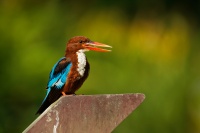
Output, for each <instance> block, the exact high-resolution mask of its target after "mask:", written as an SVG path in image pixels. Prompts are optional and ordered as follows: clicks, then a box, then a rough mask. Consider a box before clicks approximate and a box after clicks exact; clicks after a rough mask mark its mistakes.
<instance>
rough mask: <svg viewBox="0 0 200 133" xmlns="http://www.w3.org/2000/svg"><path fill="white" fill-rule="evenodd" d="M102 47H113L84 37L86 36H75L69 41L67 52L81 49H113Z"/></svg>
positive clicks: (100, 50)
mask: <svg viewBox="0 0 200 133" xmlns="http://www.w3.org/2000/svg"><path fill="white" fill-rule="evenodd" d="M100 47H108V48H112V47H111V46H109V45H106V44H102V43H99V42H93V41H91V40H90V39H89V38H87V37H84V36H75V37H73V38H71V39H70V40H69V41H68V43H67V49H66V52H67V53H75V52H77V51H79V50H83V51H89V50H92V51H98V52H110V51H111V50H107V49H103V48H100Z"/></svg>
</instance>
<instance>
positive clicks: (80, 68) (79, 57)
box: [76, 50, 87, 77]
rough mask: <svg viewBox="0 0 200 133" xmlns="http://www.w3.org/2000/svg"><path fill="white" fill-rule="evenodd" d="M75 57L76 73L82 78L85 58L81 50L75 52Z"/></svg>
mask: <svg viewBox="0 0 200 133" xmlns="http://www.w3.org/2000/svg"><path fill="white" fill-rule="evenodd" d="M76 55H77V61H78V62H77V72H78V73H79V74H80V76H81V77H83V75H84V73H85V67H86V62H87V60H86V56H85V54H84V51H83V50H79V51H77V52H76Z"/></svg>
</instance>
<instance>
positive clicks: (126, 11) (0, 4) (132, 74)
mask: <svg viewBox="0 0 200 133" xmlns="http://www.w3.org/2000/svg"><path fill="white" fill-rule="evenodd" d="M75 35H84V36H87V37H89V38H90V39H91V40H94V41H99V42H102V43H106V44H108V45H111V46H113V49H112V52H111V53H96V52H88V53H87V57H88V60H89V62H90V65H91V71H90V76H89V78H88V79H87V81H86V82H85V83H84V85H83V86H82V88H81V89H80V90H79V91H78V92H77V94H88V95H89V94H111V93H136V92H140V93H144V94H145V95H146V99H145V101H144V102H143V103H142V104H141V106H139V108H137V110H136V111H135V112H134V113H133V114H131V115H130V116H129V117H128V118H127V119H126V120H125V121H123V122H122V123H121V124H120V125H119V126H118V127H117V128H116V129H115V130H114V131H113V133H122V132H123V133H133V132H134V133H150V132H152V133H200V44H199V43H200V2H199V0H192V1H189V0H183V1H178V0H152V1H146V0H123V1H122V0H121V1H117V0H110V1H108V0H85V1H74V0H67V1H64V0H49V1H47V0H44V1H37V0H29V1H27V0H1V1H0V64H1V65H0V83H1V87H0V89H1V93H0V99H1V107H0V133H9V132H10V133H11V132H13V133H14V132H22V131H23V130H24V129H25V128H26V127H27V126H28V125H29V124H30V123H31V122H32V121H33V120H34V119H35V118H37V116H36V115H35V113H36V111H37V109H38V108H39V106H40V104H41V102H42V100H43V98H44V96H45V94H46V90H45V87H46V83H47V81H48V75H49V72H50V70H51V68H52V66H53V65H54V63H55V62H57V60H58V59H59V58H60V57H62V56H63V55H64V51H65V47H66V42H67V41H68V39H69V38H71V37H73V36H75Z"/></svg>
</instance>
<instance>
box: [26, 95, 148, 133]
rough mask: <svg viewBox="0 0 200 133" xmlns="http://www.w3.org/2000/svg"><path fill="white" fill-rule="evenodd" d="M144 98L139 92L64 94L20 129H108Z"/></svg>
mask: <svg viewBox="0 0 200 133" xmlns="http://www.w3.org/2000/svg"><path fill="white" fill-rule="evenodd" d="M144 99H145V95H144V94H141V93H135V94H104V95H76V96H64V97H61V98H60V99H58V100H57V101H56V102H55V103H53V104H52V105H51V106H50V107H49V108H48V109H47V110H46V111H45V112H44V113H43V114H41V115H40V116H39V117H38V118H37V119H36V120H35V121H34V122H33V123H32V124H31V125H30V126H28V127H27V128H26V129H25V130H24V131H23V133H110V132H112V131H113V130H114V129H115V128H116V127H117V126H118V125H119V124H120V123H121V122H122V121H123V120H124V119H125V118H126V117H127V116H128V115H129V114H130V113H131V112H133V111H134V110H135V109H136V108H137V107H138V106H139V105H140V104H141V103H142V102H143V100H144Z"/></svg>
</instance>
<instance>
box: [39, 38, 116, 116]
mask: <svg viewBox="0 0 200 133" xmlns="http://www.w3.org/2000/svg"><path fill="white" fill-rule="evenodd" d="M101 47H107V48H112V47H111V46H109V45H106V44H103V43H99V42H94V41H91V40H90V39H89V38H87V37H85V36H75V37H72V38H71V39H69V41H68V42H67V46H66V50H65V56H64V57H62V58H60V59H59V60H58V62H57V63H56V64H55V65H54V66H53V68H52V70H51V72H50V74H49V80H48V83H47V87H46V89H47V93H46V96H45V98H44V100H43V101H42V104H41V106H40V108H39V109H38V111H37V112H36V114H42V113H43V112H44V111H45V110H46V109H47V108H48V107H49V106H50V105H51V104H52V103H54V102H55V101H56V100H58V99H59V98H60V97H61V96H66V95H75V92H76V91H77V90H78V89H79V88H80V87H81V86H82V84H83V82H84V81H85V80H86V79H87V77H88V75H89V70H90V65H89V63H88V60H87V58H86V55H85V52H86V51H90V50H91V51H98V52H110V51H111V50H109V49H103V48H101Z"/></svg>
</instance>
